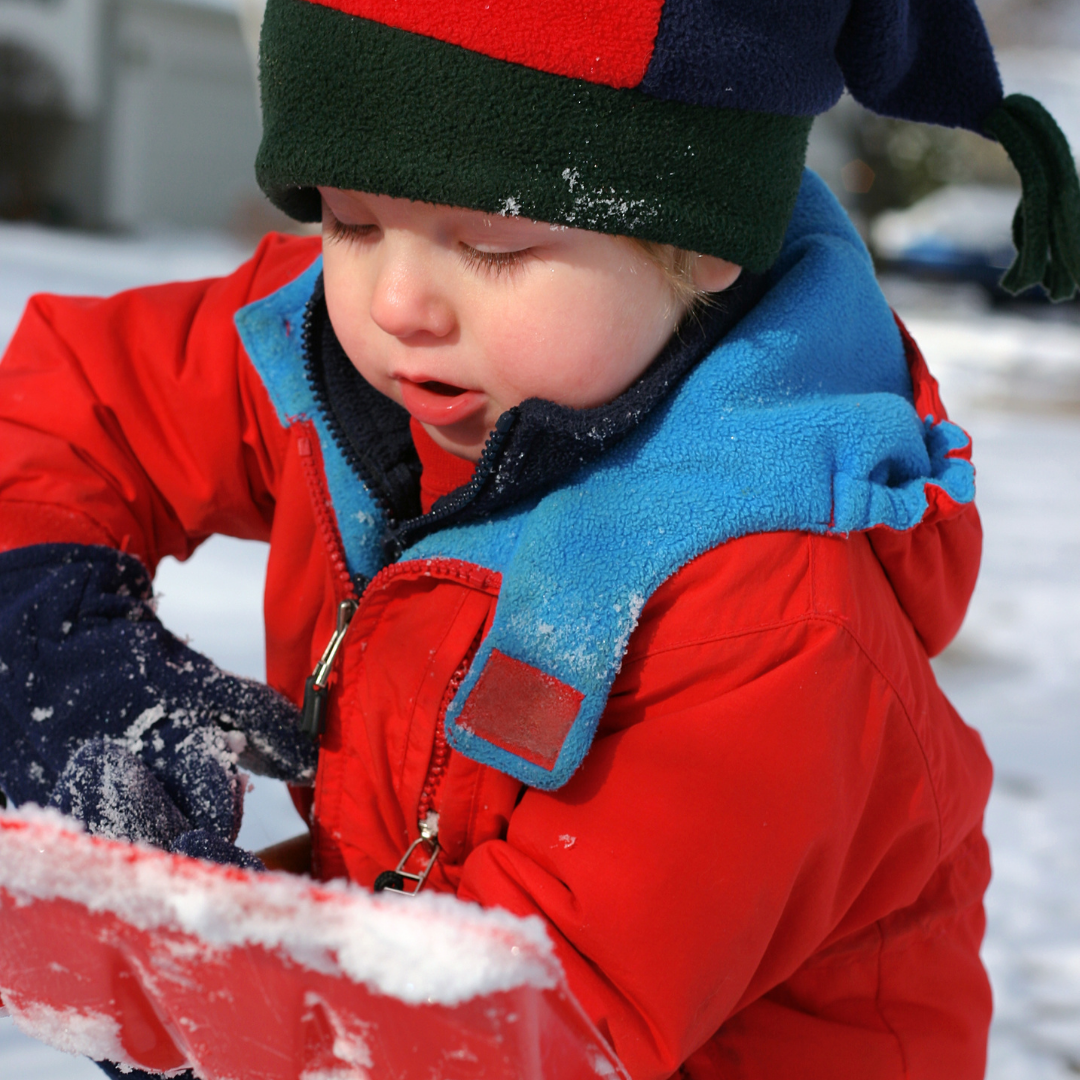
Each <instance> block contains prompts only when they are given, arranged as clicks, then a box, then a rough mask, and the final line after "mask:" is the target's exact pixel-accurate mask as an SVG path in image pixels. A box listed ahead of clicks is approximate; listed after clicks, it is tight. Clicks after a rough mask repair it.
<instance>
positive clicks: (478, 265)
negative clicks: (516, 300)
mask: <svg viewBox="0 0 1080 1080" xmlns="http://www.w3.org/2000/svg"><path fill="white" fill-rule="evenodd" d="M374 229H375V226H374V225H346V224H345V223H344V222H343V221H338V219H337V218H336V217H332V216H330V220H329V221H328V223H327V235H328V237H329V239H331V240H334V241H344V242H346V243H355V242H356V241H359V240H363V239H365V238H366V237H367V236H369V235H370V234H371V233H372V231H373V230H374ZM460 254H461V261H462V262H463V263H464V264H465V265H466V266H467V267H469V268H471V269H473V270H478V271H484V272H486V273H490V274H494V275H495V277H498V276H499V275H500V274H503V273H507V274H512V273H513V272H514V271H515V270H517V269H519V268H520V267H521V266H522V265H523V264H524V263H525V260H526V259H527V258H528V257H529V255H530V251H529V249H528V248H523V249H522V250H520V251H478V250H477V249H476V248H474V247H469V245H468V244H461V245H460Z"/></svg>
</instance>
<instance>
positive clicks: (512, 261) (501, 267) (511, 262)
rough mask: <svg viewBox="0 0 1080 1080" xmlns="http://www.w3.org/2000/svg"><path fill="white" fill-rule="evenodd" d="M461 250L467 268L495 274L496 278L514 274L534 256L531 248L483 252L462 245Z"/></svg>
mask: <svg viewBox="0 0 1080 1080" xmlns="http://www.w3.org/2000/svg"><path fill="white" fill-rule="evenodd" d="M459 249H460V251H461V259H462V261H463V262H464V263H465V265H466V266H468V267H470V268H471V269H474V270H482V271H485V272H486V273H490V274H494V275H495V277H498V276H499V275H500V274H502V273H504V272H505V273H507V274H512V273H513V272H514V271H515V270H517V269H519V268H520V267H521V266H522V265H523V264H524V263H525V261H526V260H527V259H529V258H530V257H531V256H532V249H531V248H521V249H520V250H518V251H481V250H480V249H479V248H474V247H470V246H469V245H468V244H461V245H459Z"/></svg>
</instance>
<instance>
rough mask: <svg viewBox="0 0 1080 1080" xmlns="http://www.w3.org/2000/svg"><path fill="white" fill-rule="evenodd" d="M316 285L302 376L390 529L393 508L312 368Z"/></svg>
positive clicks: (307, 312)
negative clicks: (343, 428) (347, 433)
mask: <svg viewBox="0 0 1080 1080" xmlns="http://www.w3.org/2000/svg"><path fill="white" fill-rule="evenodd" d="M319 284H320V288H319V289H318V290H317V291H316V292H315V293H313V294H312V296H311V298H310V299H309V300H308V302H307V305H306V306H305V308H304V322H303V330H302V335H301V343H302V346H303V351H304V375H305V377H306V378H307V383H308V387H309V389H310V390H311V396H312V397H313V398H314V399H315V404H316V405H317V406H318V407H319V412H320V413H321V414H322V418H323V420H324V421H325V423H326V426H327V427H328V428H329V429H330V437H331V438H332V439H333V440H334V444H335V445H336V446H337V448H338V450H340V451H341V455H342V457H344V458H345V461H346V463H347V464H348V466H349V468H350V469H352V471H353V472H354V473H355V474H356V475H357V477H358V478H359V480H360V482H361V483H362V484H363V485H364V487H365V489H366V490H367V492H368V494H369V495H370V496H371V497H372V498H373V499H374V500H375V502H376V504H377V505H378V507H379V509H380V510H381V511H382V512H383V516H384V517H385V518H386V523H387V526H388V527H389V528H394V527H395V526H396V524H397V519H396V518H395V517H394V512H393V508H392V507H391V506H390V503H389V501H388V500H387V499H386V497H385V496H384V495H383V494H382V492H381V491H380V490H379V486H378V485H377V484H373V483H372V482H371V479H370V477H368V475H367V473H366V471H365V469H364V466H363V463H362V462H361V461H360V459H359V458H358V457H357V456H356V452H355V451H354V450H353V448H352V444H351V443H350V442H349V440H348V438H347V436H346V435H345V432H344V431H343V430H342V428H341V425H340V424H339V423H338V420H337V417H336V416H335V415H334V410H333V409H331V408H330V401H329V399H328V397H327V392H326V385H325V383H324V381H323V379H322V378H321V377H320V375H319V373H318V372H317V371H316V370H315V343H314V341H313V339H312V335H313V333H314V331H315V308H316V305H317V303H318V301H319V300H320V299H321V298H322V288H321V284H322V279H321V278H320V279H319Z"/></svg>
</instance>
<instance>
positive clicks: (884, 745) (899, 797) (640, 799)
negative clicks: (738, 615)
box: [458, 538, 988, 1080]
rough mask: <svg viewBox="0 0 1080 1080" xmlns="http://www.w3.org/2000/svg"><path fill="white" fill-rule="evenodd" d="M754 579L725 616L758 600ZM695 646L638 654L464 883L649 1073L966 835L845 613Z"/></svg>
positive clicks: (903, 900) (907, 893)
mask: <svg viewBox="0 0 1080 1080" xmlns="http://www.w3.org/2000/svg"><path fill="white" fill-rule="evenodd" d="M750 539H752V538H750ZM837 543H840V542H839V541H837ZM777 574H778V575H779V576H781V577H782V574H781V573H780V571H779V570H777ZM754 580H760V574H758V575H757V576H756V578H755V576H750V577H749V584H744V585H743V587H742V592H743V593H746V594H747V595H745V596H743V597H742V599H740V595H739V591H738V590H736V591H735V593H734V594H729V595H728V602H729V604H733V605H734V606H736V607H739V606H741V605H742V601H743V600H745V601H747V605H749V604H750V602H751V601H752V600H753V595H754V594H753V587H752V583H753V581H754ZM783 587H786V586H783ZM748 590H749V591H748ZM659 596H660V594H657V597H659ZM657 597H654V601H653V603H654V604H655V602H656V600H657ZM661 603H662V600H661ZM647 611H648V609H647ZM641 629H642V628H639V631H640V630H641ZM645 629H646V632H648V631H647V628H645ZM906 633H907V634H908V637H909V638H910V631H906ZM682 637H683V642H684V643H682V644H675V645H673V646H671V647H669V646H665V647H664V648H663V649H661V650H659V651H657V652H646V654H645V655H641V656H637V657H634V656H633V654H631V655H630V656H629V657H628V659H627V662H626V664H625V665H624V667H623V670H622V672H621V674H620V676H619V678H618V680H617V682H616V685H615V689H616V693H615V694H614V695H613V697H612V699H611V701H610V703H609V708H608V712H607V713H606V714H605V719H604V721H603V725H602V728H601V731H600V734H599V737H598V738H597V740H596V741H595V742H594V744H593V748H592V750H591V751H590V753H589V756H588V758H587V759H586V762H585V764H584V765H583V766H582V768H581V769H580V770H579V772H578V773H577V774H576V775H575V776H574V777H573V778H572V779H571V781H570V782H569V783H568V784H567V785H566V786H565V787H564V788H562V789H561V790H559V791H556V792H551V793H547V792H541V791H536V790H529V791H527V793H526V794H525V795H524V797H523V798H522V800H521V802H520V804H519V806H518V807H517V809H516V810H515V811H514V813H513V815H512V816H511V818H510V824H509V829H508V832H507V835H506V839H505V840H504V841H495V842H489V843H486V844H483V845H480V846H478V847H477V849H476V850H475V851H474V852H473V853H472V854H471V855H470V856H469V858H468V860H467V861H466V863H465V866H464V868H463V869H464V873H463V877H462V881H461V884H460V886H459V889H458V895H459V896H460V897H463V898H467V899H472V900H475V901H478V902H479V903H481V904H483V905H485V906H500V907H504V908H507V909H509V910H511V911H514V912H516V913H518V914H521V915H527V914H536V915H540V916H541V917H543V918H544V919H545V920H546V921H547V922H548V924H549V926H550V927H551V929H552V931H553V933H552V937H553V939H554V940H555V942H556V948H557V951H558V953H559V956H560V960H561V962H562V963H563V966H564V968H565V970H566V972H567V977H568V980H569V982H570V985H571V988H572V989H573V991H574V993H575V995H576V996H577V997H578V999H579V1000H580V1001H581V1003H582V1005H583V1006H584V1008H585V1010H586V1011H587V1012H588V1013H589V1015H590V1016H591V1017H592V1018H593V1020H594V1022H596V1023H597V1024H598V1026H599V1028H600V1030H601V1031H602V1032H603V1033H604V1034H605V1036H606V1037H608V1038H609V1040H610V1041H611V1042H612V1043H613V1045H614V1047H615V1049H616V1052H617V1053H618V1054H619V1055H620V1057H621V1058H622V1060H623V1061H624V1062H625V1063H626V1065H627V1067H628V1069H629V1071H630V1074H631V1075H632V1076H634V1077H635V1080H646V1078H650V1080H651V1078H661V1077H668V1076H671V1075H672V1074H674V1073H676V1072H677V1071H678V1069H679V1066H680V1064H681V1063H682V1062H683V1061H685V1060H686V1058H687V1057H689V1056H690V1055H691V1054H692V1053H693V1052H694V1051H695V1050H697V1049H698V1047H700V1046H701V1045H702V1044H704V1043H705V1042H706V1040H708V1039H709V1038H710V1037H711V1036H712V1035H713V1034H714V1033H715V1032H716V1031H717V1030H718V1029H719V1028H720V1026H721V1025H722V1024H723V1023H724V1022H725V1020H727V1019H728V1018H729V1017H731V1016H732V1015H733V1014H734V1013H736V1012H737V1011H738V1010H739V1009H740V1008H742V1007H743V1006H745V1005H747V1004H749V1003H750V1002H753V1001H756V1000H757V999H758V998H760V997H761V996H762V995H763V994H765V993H766V992H768V991H769V990H771V989H773V988H774V987H776V986H778V985H779V984H780V983H783V982H784V981H785V980H787V979H788V978H789V977H790V976H791V975H792V974H793V973H794V972H795V971H796V970H798V969H799V968H800V967H801V966H802V965H803V964H804V963H805V961H806V960H807V959H808V958H809V957H811V956H812V955H813V954H814V953H816V952H818V951H819V950H820V949H822V948H823V947H825V946H827V945H828V944H829V942H830V941H836V940H838V939H839V938H840V937H843V936H844V935H846V934H851V933H854V932H856V931H857V930H862V929H864V928H865V927H866V926H868V925H872V924H873V923H874V921H875V919H878V918H881V917H883V916H884V915H885V914H887V913H888V912H890V911H893V910H896V909H899V908H902V907H904V906H905V905H908V904H912V903H913V902H914V901H915V900H916V899H917V897H918V896H919V893H920V891H921V890H922V888H923V887H924V885H925V883H926V882H927V880H928V879H929V878H930V876H931V875H932V873H933V872H934V869H935V867H936V865H937V863H938V860H939V858H940V854H941V848H942V844H943V843H945V844H949V843H953V842H955V841H953V840H950V839H945V840H944V841H943V834H942V825H941V814H940V810H939V807H938V805H937V800H936V798H935V794H934V790H935V787H936V784H934V783H933V782H931V778H930V775H929V772H930V766H928V763H927V757H926V754H925V753H924V750H923V748H922V747H921V745H920V742H919V739H918V737H917V736H916V735H915V733H914V730H913V725H912V717H911V712H912V710H911V707H910V705H911V702H910V700H908V701H907V702H905V701H904V700H903V695H900V694H898V693H897V690H896V688H895V687H894V685H893V684H892V682H891V681H890V680H889V679H887V678H886V677H885V676H884V675H883V673H882V670H881V669H880V667H879V665H877V664H876V663H874V662H873V661H872V660H871V658H870V656H869V655H868V653H867V651H866V649H865V648H864V645H863V644H862V643H861V642H860V641H859V640H858V639H857V638H856V636H855V635H853V633H852V632H850V630H849V629H848V628H847V627H846V626H845V625H844V620H843V619H841V618H837V617H835V616H833V615H830V614H828V613H824V614H817V615H814V614H813V613H810V614H807V615H801V616H793V617H790V618H787V619H780V620H777V622H775V623H774V624H772V625H769V626H759V627H758V628H757V629H755V630H749V631H745V632H731V633H729V632H717V633H716V634H711V632H710V627H709V624H708V623H697V624H695V623H694V622H693V621H686V622H684V627H683V634H682ZM710 637H711V640H710ZM909 643H910V642H909ZM925 672H926V676H927V678H930V679H932V677H931V676H929V668H928V667H927V668H926V669H925ZM909 691H910V687H909ZM930 692H931V691H930V689H929V688H927V690H926V694H925V695H924V699H928V697H929V694H930ZM912 693H913V691H912ZM908 696H909V698H910V694H909V695H908ZM942 701H943V699H942ZM942 707H943V708H947V706H945V705H944V704H943V705H942ZM946 726H948V725H946ZM965 730H966V729H965ZM943 754H944V752H943ZM944 756H946V757H947V756H948V755H947V754H944ZM964 784H967V785H968V786H969V788H970V789H972V790H973V789H974V788H975V787H979V785H985V784H988V781H986V778H985V777H982V776H981V775H979V776H977V777H975V778H974V779H973V778H972V777H966V778H963V779H962V780H960V781H957V783H956V785H955V786H956V788H957V789H958V790H957V795H956V798H957V799H958V800H959V801H960V802H964V801H965V799H966V798H967V794H969V792H968V791H967V790H965V789H964V788H963V785H964ZM984 795H985V793H983V801H984ZM981 805H982V802H981V801H979V799H978V798H977V797H972V798H971V799H970V800H968V805H967V807H966V809H965V814H966V816H967V818H968V820H967V821H965V822H958V823H957V824H956V826H955V828H954V829H950V831H951V832H959V833H962V832H963V831H964V830H965V829H967V830H970V829H971V828H973V827H977V824H978V821H979V817H980V813H981Z"/></svg>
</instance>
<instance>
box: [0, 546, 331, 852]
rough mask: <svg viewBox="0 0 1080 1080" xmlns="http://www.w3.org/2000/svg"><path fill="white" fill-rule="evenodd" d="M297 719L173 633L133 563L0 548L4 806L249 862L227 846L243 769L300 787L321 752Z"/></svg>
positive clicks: (95, 551) (267, 692)
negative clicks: (31, 806) (42, 808)
mask: <svg viewBox="0 0 1080 1080" xmlns="http://www.w3.org/2000/svg"><path fill="white" fill-rule="evenodd" d="M297 720H298V712H297V710H296V708H295V707H294V706H293V705H292V703H291V702H289V701H288V700H286V699H285V698H284V697H282V696H281V695H280V694H278V693H276V692H275V691H273V690H271V689H270V688H269V687H268V686H266V685H264V684H263V683H259V682H254V681H252V680H249V679H241V678H237V677H236V676H233V675H228V674H226V673H225V672H223V671H221V670H220V669H219V668H217V667H215V666H214V664H212V663H211V662H210V661H209V660H207V659H206V657H204V656H200V655H199V654H198V653H197V652H195V651H193V650H192V649H189V648H188V647H187V646H186V645H185V644H184V643H183V642H182V641H180V640H179V639H177V638H176V637H174V636H173V635H172V634H170V633H169V632H168V631H167V630H166V629H165V628H164V627H163V626H162V625H161V622H160V621H159V620H158V618H157V616H156V615H155V614H154V607H153V593H152V589H151V582H150V577H149V575H148V573H147V571H146V569H145V567H143V565H142V563H140V562H139V561H138V560H137V559H135V558H133V557H132V556H130V555H126V554H124V553H123V552H120V551H115V550H113V549H112V548H106V547H88V546H84V545H79V544H40V545H35V546H33V547H26V548H19V549H17V550H15V551H9V552H6V553H3V554H0V788H2V789H3V792H4V794H5V795H7V797H8V799H9V800H10V801H11V802H13V803H14V804H15V805H20V804H22V803H24V802H34V803H38V804H40V805H51V806H55V807H57V808H58V809H60V810H62V811H63V812H64V813H67V814H70V815H72V816H74V817H77V818H79V819H80V820H82V821H84V822H85V823H86V825H87V828H88V829H89V831H90V832H91V833H95V834H99V835H105V836H111V837H116V838H122V839H127V840H138V841H143V842H146V843H151V844H155V845H157V846H159V847H165V848H169V849H170V850H173V851H179V852H182V853H184V854H188V855H193V856H196V857H200V858H211V859H215V860H216V861H219V862H233V863H235V864H236V865H248V866H255V865H257V864H258V860H256V859H254V858H253V857H252V856H250V855H248V854H247V853H246V852H241V851H239V849H237V848H234V847H232V842H233V841H234V840H235V839H236V834H237V832H238V831H239V828H240V818H241V814H242V811H243V797H244V787H245V781H244V777H243V776H242V775H241V773H240V771H239V768H240V767H243V768H246V769H250V770H251V771H252V772H256V773H260V774H262V775H264V776H272V777H275V778H277V779H280V780H289V781H292V782H295V783H305V782H309V781H310V780H311V779H312V778H313V776H314V772H315V763H316V750H315V748H314V747H313V745H312V743H311V741H310V740H309V739H307V738H306V737H304V736H303V735H301V734H300V732H299V729H298V728H297ZM258 865H261V864H258Z"/></svg>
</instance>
